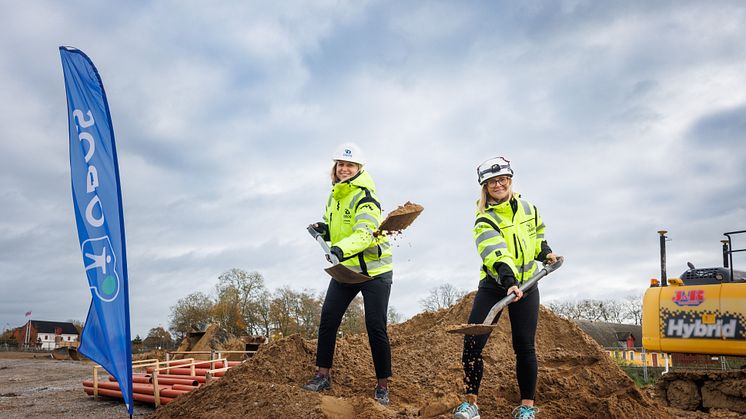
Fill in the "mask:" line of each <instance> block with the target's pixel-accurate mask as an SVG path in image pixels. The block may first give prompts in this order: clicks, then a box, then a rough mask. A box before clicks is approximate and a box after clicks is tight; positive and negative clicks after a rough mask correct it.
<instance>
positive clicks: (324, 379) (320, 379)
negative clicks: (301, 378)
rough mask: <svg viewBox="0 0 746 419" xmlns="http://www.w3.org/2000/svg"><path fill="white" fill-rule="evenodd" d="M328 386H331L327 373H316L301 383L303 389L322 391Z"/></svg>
mask: <svg viewBox="0 0 746 419" xmlns="http://www.w3.org/2000/svg"><path fill="white" fill-rule="evenodd" d="M330 388H332V378H331V376H328V375H319V374H316V375H315V376H314V377H313V378H312V379H311V381H309V382H307V383H306V384H305V385H303V389H304V390H308V391H322V390H329V389H330Z"/></svg>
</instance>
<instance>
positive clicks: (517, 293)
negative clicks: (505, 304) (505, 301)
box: [508, 285, 523, 303]
mask: <svg viewBox="0 0 746 419" xmlns="http://www.w3.org/2000/svg"><path fill="white" fill-rule="evenodd" d="M511 292H512V293H514V294H515V298H514V299H513V301H511V303H515V302H516V301H518V300H520V299H521V298H523V291H521V289H520V288H518V285H513V286H512V287H510V288H508V294H510V293H511Z"/></svg>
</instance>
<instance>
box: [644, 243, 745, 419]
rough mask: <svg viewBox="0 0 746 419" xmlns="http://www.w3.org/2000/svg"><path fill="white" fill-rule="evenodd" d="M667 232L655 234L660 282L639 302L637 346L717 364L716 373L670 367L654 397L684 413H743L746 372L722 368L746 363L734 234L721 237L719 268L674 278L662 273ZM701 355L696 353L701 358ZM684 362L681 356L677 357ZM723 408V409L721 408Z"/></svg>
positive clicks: (742, 294)
mask: <svg viewBox="0 0 746 419" xmlns="http://www.w3.org/2000/svg"><path fill="white" fill-rule="evenodd" d="M666 233H668V232H667V231H665V230H661V231H659V232H658V234H659V239H660V249H661V250H660V251H661V278H660V280H658V279H656V278H654V279H651V281H650V288H648V289H647V291H646V292H645V295H644V296H643V300H642V335H643V336H642V344H643V347H644V348H645V350H646V351H649V352H665V353H669V354H672V357H671V358H672V359H673V362H674V367H676V357H675V356H673V355H682V354H687V355H683V356H688V355H690V354H702V355H708V356H705V357H703V358H704V359H706V360H708V361H711V360H719V361H720V364H721V367H722V368H720V370H719V371H718V370H710V369H708V370H704V369H700V370H697V369H696V368H695V369H693V370H689V371H684V370H681V369H677V368H674V369H673V370H671V371H669V372H668V373H666V374H664V375H663V376H662V377H661V379H660V380H659V381H658V390H659V395H660V396H661V397H662V398H663V399H664V400H663V401H664V402H667V403H668V404H669V405H672V406H674V407H679V408H682V409H685V410H709V409H711V408H719V407H723V408H728V409H733V408H734V407H735V409H736V411H737V412H741V413H746V390H744V391H740V390H737V391H733V389H734V388H736V389H737V388H742V389H746V369H744V368H743V367H741V368H740V369H737V370H735V371H734V370H733V369H732V368H730V369H729V368H726V367H727V362H728V360H731V359H732V360H734V361H738V362H735V365H739V364H740V365H746V358H743V359H741V358H739V357H744V356H746V272H744V271H739V270H735V269H733V254H734V253H737V252H744V251H746V249H733V236H737V235H739V234H744V233H746V230H741V231H732V232H727V233H724V236H725V237H727V239H725V240H722V241H721V243H722V249H723V266H722V267H708V268H697V267H695V266H694V265H693V264H692V263H691V262H688V263H687V265H688V269H687V270H686V271H684V273H682V274H681V275H680V277H679V278H667V275H666V239H667V236H666ZM700 356H701V355H700ZM680 359H683V358H680ZM726 405H727V406H728V407H725V406H726Z"/></svg>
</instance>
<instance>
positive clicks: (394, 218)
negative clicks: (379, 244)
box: [374, 201, 424, 236]
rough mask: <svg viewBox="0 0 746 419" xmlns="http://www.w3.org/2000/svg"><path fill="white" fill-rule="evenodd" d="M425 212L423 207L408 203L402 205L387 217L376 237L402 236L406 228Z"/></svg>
mask: <svg viewBox="0 0 746 419" xmlns="http://www.w3.org/2000/svg"><path fill="white" fill-rule="evenodd" d="M423 210H424V208H423V207H422V205H418V204H415V203H412V202H409V201H407V202H406V203H405V204H404V205H400V206H399V207H397V208H396V209H395V210H393V211H391V212H390V213H389V214H388V215H387V216H386V218H385V219H384V220H383V222H382V223H381V225H380V226H379V227H378V230H376V232H375V233H374V235H375V236H378V235H396V234H401V232H402V231H403V230H404V229H405V228H407V227H409V226H410V225H411V224H412V223H413V222H414V220H415V218H417V216H419V215H420V213H421V212H422V211H423Z"/></svg>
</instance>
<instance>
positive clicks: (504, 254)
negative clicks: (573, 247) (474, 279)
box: [474, 193, 551, 286]
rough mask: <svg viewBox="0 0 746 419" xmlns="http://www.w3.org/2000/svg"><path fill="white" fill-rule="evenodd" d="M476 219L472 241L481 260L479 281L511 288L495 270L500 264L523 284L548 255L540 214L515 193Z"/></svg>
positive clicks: (490, 207) (509, 280)
mask: <svg viewBox="0 0 746 419" xmlns="http://www.w3.org/2000/svg"><path fill="white" fill-rule="evenodd" d="M476 216H477V219H476V221H475V222H474V241H475V242H476V245H477V251H478V252H479V256H480V257H481V258H482V271H481V275H480V280H483V279H486V278H487V277H491V278H494V279H495V280H496V281H497V282H498V283H503V285H507V286H510V285H512V284H511V283H510V282H511V281H512V279H510V278H505V279H507V280H508V282H509V283H508V284H505V281H502V282H501V281H500V274H499V273H498V271H499V270H501V269H498V267H499V266H500V264H501V263H502V264H504V265H507V266H508V267H509V268H510V270H511V271H512V273H513V276H514V277H515V279H516V280H517V281H518V282H519V283H523V282H524V281H527V280H529V279H530V278H531V276H532V275H533V274H534V272H536V270H537V269H538V268H539V264H538V263H537V262H536V260H543V259H544V258H545V257H546V255H547V254H548V253H550V252H551V249H550V248H549V246H548V245H547V244H546V240H545V239H544V222H542V220H541V217H540V216H539V211H537V209H536V206H534V205H533V204H531V203H530V202H528V201H527V200H525V199H523V198H521V196H520V195H519V194H517V193H515V194H513V198H511V199H510V200H508V201H505V202H503V203H500V204H494V205H489V206H488V207H487V208H486V209H485V211H484V212H482V213H480V212H479V209H477V214H476ZM503 269H504V268H503ZM506 272H507V271H504V270H503V274H502V276H505V277H507V276H509V275H507V274H506Z"/></svg>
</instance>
